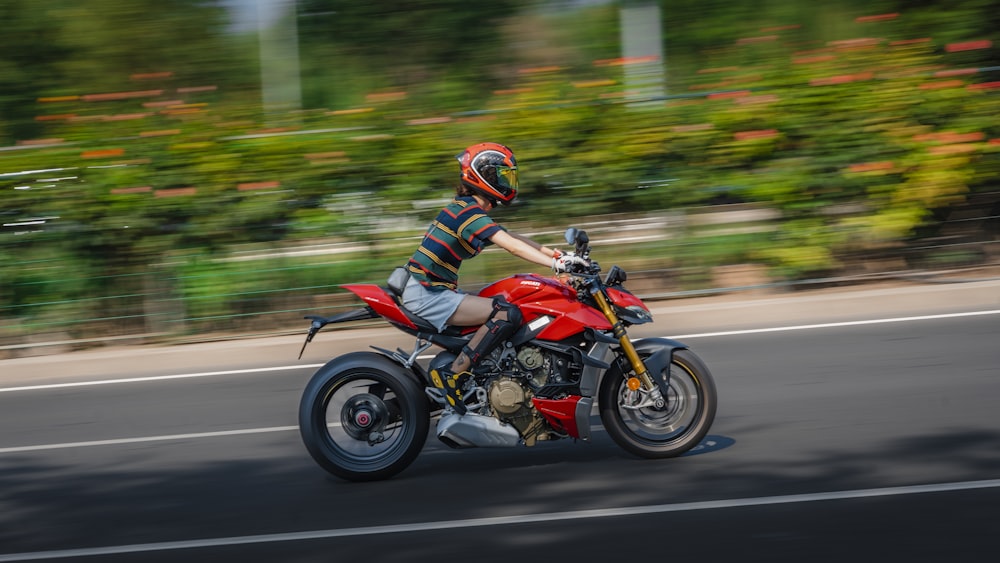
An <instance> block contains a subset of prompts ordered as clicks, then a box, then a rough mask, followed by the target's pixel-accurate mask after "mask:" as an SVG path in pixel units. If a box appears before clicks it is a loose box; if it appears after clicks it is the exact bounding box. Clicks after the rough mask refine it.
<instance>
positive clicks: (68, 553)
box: [0, 479, 1000, 562]
mask: <svg viewBox="0 0 1000 563" xmlns="http://www.w3.org/2000/svg"><path fill="white" fill-rule="evenodd" d="M998 487H1000V479H990V480H985V481H962V482H956V483H933V484H928V485H910V486H901V487H885V488H877V489H856V490H849V491H831V492H822V493H806V494H798V495H781V496H769V497H756V498H739V499H723V500H709V501H701V502H683V503H676V504H655V505H647V506H627V507H621V508H605V509H594V510H577V511H569V512H548V513H542V514H523V515H520V516H497V517H491V518H472V519H465V520H441V521H437V522H416V523H412V524H395V525H387V526H367V527H359V528H339V529H331V530H313V531H305V532H289V533H283V534H263V535H254V536H233V537H223V538H206V539H200V540H184V541H168V542H159V543H141V544H131V545H116V546H106V547H92V548H82V549H65V550H54V551H34V552H25V553H11V554H6V555H4V554H0V562H6V561H38V560H43V559H59V558H75V557H92V556H95V555H116V554H126V553H148V552H154V551H170V550H178V549H201V548H210V547H226V546H242V545H252V544H262V543H277V542H292V541H306V540H317V539H331V538H350V537H358V536H370V535H375V534H401V533H410V532H426V531H434V530H455V529H458V528H481V527H486V526H505V525H511V524H529V523H537V522H565V521H570V520H584V519H590V518H617V517H622V516H637V515H642V514H666V513H671V512H690V511H695V510H724V509H728V508H747V507H756V506H769V505H781V504H797V503H804V502H824V501H837V500H852V499H861V498H879V497H892V496H901V495H918V494H928V493H944V492H955V491H969V490H977V489H994V488H998Z"/></svg>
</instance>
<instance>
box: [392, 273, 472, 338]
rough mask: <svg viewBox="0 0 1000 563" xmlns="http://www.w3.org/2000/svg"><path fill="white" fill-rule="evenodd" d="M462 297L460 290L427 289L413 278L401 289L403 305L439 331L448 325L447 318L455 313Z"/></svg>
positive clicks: (463, 296) (463, 295)
mask: <svg viewBox="0 0 1000 563" xmlns="http://www.w3.org/2000/svg"><path fill="white" fill-rule="evenodd" d="M462 299H465V294H464V293H462V292H461V291H452V290H450V289H444V290H437V291H435V290H433V289H427V288H426V287H424V286H423V285H421V284H420V282H418V281H417V280H415V279H413V278H410V279H409V280H408V281H407V282H406V288H405V289H403V306H404V307H406V308H407V309H409V310H410V312H412V313H413V314H415V315H417V316H419V317H420V318H422V319H424V320H425V321H427V322H429V323H431V324H432V325H434V326H435V327H437V329H438V330H439V331H441V330H444V329H445V327H446V326H448V319H450V318H451V316H452V315H453V314H455V310H456V309H458V305H459V304H460V303H461V302H462Z"/></svg>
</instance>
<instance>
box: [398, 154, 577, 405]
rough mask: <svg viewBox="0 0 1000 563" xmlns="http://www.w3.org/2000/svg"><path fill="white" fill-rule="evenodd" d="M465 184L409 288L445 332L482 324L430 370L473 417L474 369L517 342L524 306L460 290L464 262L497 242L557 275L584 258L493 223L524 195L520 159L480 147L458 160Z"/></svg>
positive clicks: (428, 238) (415, 263) (431, 235)
mask: <svg viewBox="0 0 1000 563" xmlns="http://www.w3.org/2000/svg"><path fill="white" fill-rule="evenodd" d="M456 158H457V159H458V162H459V164H460V183H459V185H458V187H457V188H456V190H455V199H454V200H453V201H452V202H451V203H449V204H448V205H446V206H445V207H444V208H443V209H442V210H441V211H440V212H439V213H438V215H437V218H436V219H435V220H434V222H433V223H431V225H430V227H429V228H428V230H427V233H426V234H425V235H424V237H423V239H422V241H421V243H420V246H419V247H418V248H417V250H416V251H415V252H414V253H413V256H412V257H411V258H410V260H409V262H408V264H407V271H408V273H409V275H410V279H409V280H408V281H407V283H406V286H405V289H404V291H403V296H402V301H403V305H404V306H405V307H406V308H407V309H409V310H410V311H411V312H413V313H415V314H416V315H418V316H420V317H422V318H423V319H425V320H427V321H428V322H430V323H431V324H433V325H434V326H435V327H437V329H438V330H444V328H445V327H446V326H448V325H452V326H476V325H482V326H480V328H479V330H478V331H477V332H476V333H475V334H474V335H473V337H472V339H471V340H470V341H469V343H468V345H467V346H465V347H464V348H463V350H462V352H461V353H460V354H459V355H458V357H457V358H456V359H455V361H454V362H452V364H451V366H448V367H445V368H440V369H434V370H432V371H431V372H430V375H431V379H432V381H433V382H434V385H435V386H436V387H438V388H439V389H441V390H442V391H443V392H444V394H445V398H446V399H447V401H448V404H449V405H450V407H451V408H452V409H454V410H455V412H457V413H458V414H465V412H466V406H465V403H464V402H463V400H462V390H463V387H464V385H465V384H466V382H467V381H468V380H469V378H470V377H471V375H472V374H471V372H470V370H471V369H472V368H473V367H474V366H475V365H476V364H477V363H478V362H479V360H480V359H482V358H483V357H485V356H487V355H489V353H490V352H491V351H492V350H493V349H494V348H495V347H496V346H497V345H498V344H500V343H501V342H503V341H504V340H506V339H507V338H509V337H510V336H511V335H512V334H513V333H514V331H515V330H517V328H518V327H519V326H520V325H521V321H522V316H521V312H520V311H519V310H518V308H517V306H515V305H512V304H510V303H508V302H507V301H506V300H505V299H503V298H502V297H494V298H492V299H491V298H486V297H480V296H477V295H470V294H467V293H464V292H462V291H460V290H459V289H458V270H459V268H460V267H461V265H462V262H463V261H465V260H467V259H469V258H472V257H474V256H476V255H478V254H479V253H480V252H481V251H482V250H483V248H485V247H487V246H489V245H490V244H495V245H497V246H499V247H500V248H503V249H504V250H506V251H508V252H510V253H511V254H513V255H514V256H517V257H519V258H522V259H524V260H527V261H528V262H532V263H535V264H539V265H543V266H551V267H552V268H553V270H555V271H556V272H564V271H566V270H567V268H568V267H569V266H570V265H571V264H574V263H585V261H584V260H583V259H582V258H579V257H577V256H574V255H571V254H564V253H562V252H560V251H559V250H557V249H552V248H548V247H546V246H543V245H541V244H539V243H537V242H535V241H533V240H531V239H529V238H528V237H525V236H523V235H519V234H516V233H512V232H510V231H508V230H506V229H505V228H503V227H501V226H500V225H498V224H497V223H496V222H494V221H493V219H492V218H490V216H489V215H488V213H489V212H490V211H491V210H493V209H494V208H495V207H497V206H498V205H504V206H507V205H510V203H511V202H512V201H514V198H516V197H517V187H518V181H517V161H516V159H515V158H514V153H513V152H512V151H511V150H510V149H509V148H507V147H505V146H504V145H500V144H497V143H479V144H476V145H472V146H470V147H468V148H467V149H465V150H464V151H463V152H462V153H461V154H459V155H457V157H456Z"/></svg>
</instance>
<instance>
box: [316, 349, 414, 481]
mask: <svg viewBox="0 0 1000 563" xmlns="http://www.w3.org/2000/svg"><path fill="white" fill-rule="evenodd" d="M429 427H430V413H429V410H428V404H427V398H426V397H425V396H424V392H423V389H422V388H421V387H420V386H419V385H418V384H417V382H416V381H414V380H413V379H412V378H410V377H409V376H408V375H407V373H406V371H405V370H404V368H403V367H402V366H400V365H398V364H396V363H394V362H392V361H391V360H389V359H388V358H386V357H385V356H382V355H380V354H375V353H370V352H357V353H354V354H348V355H346V356H342V357H340V358H337V359H335V360H332V361H330V362H329V363H327V364H326V365H325V366H323V367H322V368H320V369H319V371H317V372H316V374H315V375H313V377H312V379H311V380H310V381H309V384H308V385H306V389H305V391H304V392H303V394H302V401H301V402H300V404H299V431H300V433H301V434H302V441H303V443H305V446H306V449H307V450H308V451H309V454H310V455H311V456H312V457H313V459H314V460H316V463H318V464H319V465H320V467H322V468H323V469H325V470H327V471H329V472H330V473H332V474H333V475H336V476H337V477H340V478H342V479H346V480H349V481H376V480H380V479H388V478H389V477H392V476H394V475H396V474H397V473H399V472H400V471H402V470H403V469H406V467H408V466H409V465H410V463H412V462H413V460H414V459H416V457H417V455H418V454H419V453H420V450H421V449H422V448H423V447H424V442H425V441H426V440H427V430H428V428H429ZM378 433H381V435H382V437H383V438H384V440H382V441H380V440H379V439H378V436H377V434H378ZM373 436H375V437H374V438H373Z"/></svg>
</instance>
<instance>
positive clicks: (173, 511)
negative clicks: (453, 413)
mask: <svg viewBox="0 0 1000 563" xmlns="http://www.w3.org/2000/svg"><path fill="white" fill-rule="evenodd" d="M968 287H969V286H965V287H962V286H956V287H954V288H951V289H952V290H953V291H950V292H949V291H945V290H943V289H942V290H938V289H937V288H930V289H928V291H930V293H929V294H927V295H930V296H931V297H929V298H928V297H927V295H924V298H923V299H918V298H917V296H916V292H914V295H913V296H912V297H913V299H911V300H907V301H906V303H907V304H905V305H904V304H901V303H902V301H900V300H899V299H895V300H894V299H893V298H891V296H896V297H899V296H900V295H902V294H903V293H905V291H903V292H901V291H899V290H893V289H887V290H886V293H885V294H883V295H877V294H871V295H863V296H862V295H853V294H849V293H844V294H839V293H838V294H835V295H834V296H833V297H832V298H830V297H829V296H827V298H826V300H823V299H820V300H818V301H817V300H816V299H811V300H810V299H799V298H795V299H799V300H798V301H796V300H795V299H788V300H785V299H784V298H771V297H764V298H757V299H755V300H754V303H755V304H756V306H757V307H758V308H754V306H753V305H754V303H748V302H743V301H739V300H737V299H736V298H728V299H723V300H716V301H713V302H709V303H694V302H689V303H677V304H672V305H670V306H669V307H667V309H668V310H667V311H666V314H660V313H661V312H662V311H660V310H657V311H655V312H656V313H657V317H658V318H659V319H661V320H659V321H658V323H657V324H655V325H653V326H652V327H648V328H646V329H645V330H644V331H642V332H641V334H637V335H636V336H643V335H646V336H648V335H653V334H657V335H663V336H678V335H679V336H681V337H682V338H683V339H684V340H685V341H686V342H687V343H688V344H689V345H690V346H691V347H692V349H693V350H694V351H695V352H697V353H698V354H699V355H700V356H701V357H702V358H703V359H704V360H705V361H706V363H707V364H708V366H709V367H710V368H711V369H712V371H713V373H714V375H715V377H716V383H717V386H718V389H719V393H720V405H719V410H718V416H717V418H716V422H715V425H714V426H713V428H712V431H711V432H710V435H709V437H708V438H707V439H706V440H705V442H704V443H703V444H702V446H701V447H699V448H698V449H697V450H695V451H692V452H690V453H689V454H688V455H686V456H684V457H682V458H678V459H673V460H664V461H647V460H640V459H636V458H634V457H632V456H630V455H628V454H626V453H625V452H623V451H622V450H620V449H619V448H618V447H617V446H616V445H615V444H614V443H613V442H612V441H611V440H610V439H609V438H608V436H607V434H606V433H605V432H604V431H603V430H602V429H598V430H597V431H596V432H595V439H594V440H593V442H592V443H572V442H570V441H562V442H555V443H549V444H544V443H543V444H541V445H539V446H537V447H535V448H530V449H529V448H515V449H493V450H487V449H481V450H464V451H455V450H451V449H448V448H447V447H445V446H444V445H443V444H441V443H439V442H437V440H436V439H434V438H433V437H432V438H431V439H429V440H428V443H427V446H426V447H425V449H424V452H423V453H422V455H421V457H419V458H418V459H417V461H416V462H415V463H414V464H413V465H412V466H411V467H410V468H408V469H407V470H406V471H404V472H403V473H402V474H400V475H399V476H397V477H396V478H394V479H392V480H390V481H385V482H378V483H366V484H354V483H347V482H344V481H340V480H337V479H335V478H333V477H329V476H327V475H326V474H325V473H324V472H323V471H322V470H321V469H320V468H319V467H318V466H316V465H315V464H314V463H313V462H312V460H311V459H310V458H309V457H308V454H307V453H306V452H305V450H304V448H303V446H302V444H301V442H300V440H299V436H298V432H297V429H296V428H295V425H296V409H297V403H298V399H299V396H300V393H301V390H302V388H303V387H304V385H305V383H306V381H307V380H308V378H309V376H310V375H311V372H312V371H314V369H315V366H316V364H317V363H318V362H320V361H322V359H323V358H324V357H327V356H330V355H335V354H337V353H339V352H340V351H346V350H348V349H352V348H358V347H359V346H360V347H363V346H365V345H367V344H378V345H381V346H395V345H397V344H398V345H405V344H407V343H408V340H407V337H406V336H405V335H401V334H400V335H397V334H396V333H393V332H390V331H388V330H362V331H350V332H343V333H330V334H328V335H324V334H321V335H320V336H319V337H317V340H316V342H314V344H312V345H311V348H310V350H309V353H308V355H307V356H306V357H305V358H304V359H303V360H302V361H298V362H297V361H295V360H294V356H295V354H297V352H298V342H297V341H296V340H297V339H282V340H280V341H268V342H266V343H265V342H238V343H216V344H206V345H196V346H181V347H173V348H168V349H155V350H153V349H142V348H140V349H124V350H114V351H108V352H98V353H94V354H86V353H81V354H69V355H64V356H59V357H51V358H26V359H23V360H8V361H3V362H0V423H2V424H0V561H21V560H32V559H46V560H54V561H79V562H86V561H110V562H124V561H129V562H131V561H143V562H147V561H149V562H158V561H182V560H184V561H282V562H285V561H288V562H298V561H302V562H306V561H358V560H361V561H379V562H381V561H431V560H442V559H443V560H459V559H460V560H478V561H507V560H511V559H513V560H518V561H525V560H527V561H541V560H546V561H549V560H555V561H564V560H566V561H568V560H576V561H602V560H611V561H621V560H625V559H626V558H630V557H640V558H643V559H645V558H650V557H656V558H659V559H664V560H667V559H673V560H679V561H688V560H694V559H695V558H697V559H698V560H702V561H735V560H739V561H843V560H845V559H846V558H849V559H850V560H852V561H876V560H878V561H886V560H890V561H897V560H898V561H994V560H996V557H997V556H996V546H995V543H996V542H995V538H996V537H998V532H1000V513H998V512H997V510H996V508H997V506H1000V403H998V399H997V398H998V397H1000V291H997V290H996V287H985V288H982V287H980V288H977V291H979V292H980V293H979V294H981V296H982V298H980V299H978V300H977V299H971V298H970V297H969V296H970V295H971V292H970V291H966V289H967V288H968ZM977 295H978V294H977ZM943 296H950V298H948V299H944V298H943ZM665 307H666V306H665ZM699 307H700V309H699ZM699 310H700V314H698V312H699ZM736 310H739V311H740V312H741V314H740V315H739V316H738V317H737V316H734V315H733V311H736ZM726 311H729V314H730V316H729V317H728V319H727V317H726ZM755 311H756V313H755ZM713 315H717V316H719V318H720V319H722V320H723V321H725V322H723V321H718V322H714V323H709V322H707V321H705V324H703V325H698V319H702V320H705V319H709V318H711V317H712V316H713ZM668 323H669V324H668ZM789 327H793V328H789ZM775 329H781V330H775ZM274 350H282V351H283V352H284V355H282V356H278V355H275V354H274V353H273V351H274ZM265 352H267V353H266V354H265ZM595 421H598V422H599V419H597V417H595Z"/></svg>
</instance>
